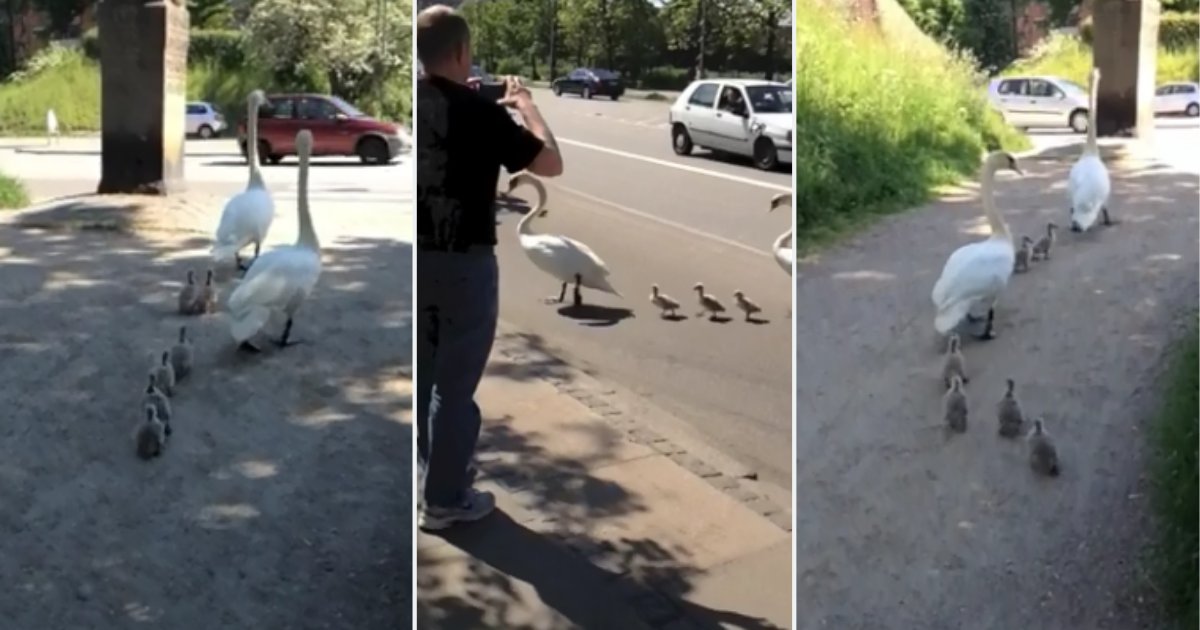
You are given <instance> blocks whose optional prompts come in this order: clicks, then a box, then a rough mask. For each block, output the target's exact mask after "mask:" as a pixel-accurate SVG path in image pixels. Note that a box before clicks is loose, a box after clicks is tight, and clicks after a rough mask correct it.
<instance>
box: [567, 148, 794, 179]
mask: <svg viewBox="0 0 1200 630" xmlns="http://www.w3.org/2000/svg"><path fill="white" fill-rule="evenodd" d="M558 141H559V142H560V143H562V144H569V145H572V146H576V147H579V148H581V149H591V150H592V151H599V152H600V153H608V154H611V155H616V156H618V157H623V158H629V159H631V160H640V161H642V162H648V163H650V164H657V165H658V166H665V167H667V168H673V169H677V170H680V171H686V172H688V173H696V174H698V175H707V176H709V177H716V178H717V179H724V180H728V181H731V182H737V183H739V184H745V185H747V186H758V187H759V188H766V189H768V190H777V191H779V192H792V187H791V186H780V185H779V184H772V183H769V182H764V181H760V180H757V179H751V178H749V177H742V176H740V175H730V174H728V173H722V172H720V171H710V170H708V169H704V168H698V167H695V166H687V165H685V164H676V163H675V162H668V161H667V160H660V159H658V158H652V157H649V156H646V155H639V154H637V153H629V152H627V151H618V150H617V149H610V148H608V147H602V146H600V145H596V144H589V143H587V142H580V141H578V140H570V139H568V138H559V139H558Z"/></svg>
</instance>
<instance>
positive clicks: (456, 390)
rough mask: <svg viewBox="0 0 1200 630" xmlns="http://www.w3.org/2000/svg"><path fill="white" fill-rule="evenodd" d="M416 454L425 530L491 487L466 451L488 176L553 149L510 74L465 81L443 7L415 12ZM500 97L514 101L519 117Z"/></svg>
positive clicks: (464, 49) (543, 160)
mask: <svg viewBox="0 0 1200 630" xmlns="http://www.w3.org/2000/svg"><path fill="white" fill-rule="evenodd" d="M417 58H418V60H419V62H420V64H421V66H422V67H423V68H424V71H425V73H424V74H425V76H424V77H423V78H421V79H420V80H419V81H418V83H417V126H416V134H417V322H416V329H417V454H418V458H419V462H418V466H419V468H420V471H421V473H420V474H421V484H420V486H421V487H420V492H421V499H422V506H421V509H420V517H419V519H418V524H419V526H420V527H422V528H423V529H429V530H436V529H444V528H446V527H450V526H451V525H454V524H455V523H459V522H466V521H475V520H479V519H481V518H483V517H485V516H487V515H488V514H489V513H491V512H492V510H494V509H495V508H496V499H495V497H494V496H493V495H492V494H491V493H488V492H482V491H479V490H476V489H475V488H474V487H473V484H474V474H473V470H474V467H473V465H472V459H473V457H474V454H475V444H476V442H477V441H478V439H479V429H480V424H481V422H482V418H481V416H480V412H479V406H478V405H476V404H475V400H474V397H475V389H476V388H477V387H478V386H479V381H480V379H481V378H483V370H484V367H485V366H486V365H487V359H488V354H489V353H491V350H492V342H493V341H494V339H495V336H496V320H497V317H498V316H499V269H498V267H497V265H496V254H495V246H496V210H495V201H496V199H495V198H496V187H497V184H498V180H499V177H500V167H501V166H503V167H504V168H505V169H506V170H507V171H508V172H510V173H517V172H520V171H529V172H531V173H534V174H535V175H541V176H543V177H556V176H558V175H560V174H562V169H563V166H562V157H561V156H560V155H559V152H558V145H557V143H556V142H555V140H554V136H553V135H551V133H550V130H549V128H547V126H546V121H545V120H543V119H542V116H541V114H540V113H539V112H538V109H537V107H536V106H535V105H534V104H533V99H532V97H531V95H530V93H529V90H527V89H525V87H524V86H523V85H522V84H521V82H520V81H519V80H517V79H516V78H514V77H509V78H507V79H506V80H505V83H506V89H505V97H504V98H503V99H502V100H501V101H500V102H499V103H496V102H492V101H488V100H486V99H485V98H483V97H482V96H480V95H479V94H478V93H477V92H476V91H475V90H472V89H471V88H470V87H468V86H467V79H468V77H469V76H470V74H471V33H470V28H469V26H468V25H467V21H466V20H465V19H464V18H463V17H462V16H461V15H460V14H459V13H457V12H456V11H454V10H453V9H451V8H449V7H447V6H444V5H436V6H433V7H430V8H428V9H425V10H423V11H421V13H420V14H418V15H417ZM507 107H511V108H513V109H516V110H517V112H519V113H520V114H521V116H522V118H524V120H525V124H526V127H522V126H520V125H518V124H517V123H516V122H515V121H514V120H513V119H512V117H511V116H510V115H509V113H508V110H507V109H506V108H507Z"/></svg>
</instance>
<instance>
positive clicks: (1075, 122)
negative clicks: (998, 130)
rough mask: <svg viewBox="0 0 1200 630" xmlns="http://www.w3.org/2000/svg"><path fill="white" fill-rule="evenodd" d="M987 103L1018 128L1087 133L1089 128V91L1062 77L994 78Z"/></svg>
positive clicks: (990, 85)
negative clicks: (1070, 130) (1068, 129)
mask: <svg viewBox="0 0 1200 630" xmlns="http://www.w3.org/2000/svg"><path fill="white" fill-rule="evenodd" d="M988 101H989V102H990V103H991V104H992V107H995V108H996V109H997V110H998V111H999V112H1000V113H1001V114H1002V115H1003V116H1004V120H1005V121H1007V122H1008V124H1010V125H1012V126H1014V127H1016V128H1018V129H1029V128H1032V127H1044V128H1059V129H1061V128H1070V129H1072V130H1074V131H1076V132H1077V133H1084V132H1086V131H1087V128H1088V93H1087V89H1086V88H1084V87H1083V86H1081V85H1079V84H1078V83H1075V82H1073V81H1068V80H1067V79H1064V78H1062V77H1050V76H1037V77H1035V76H1028V77H1019V76H1018V77H1000V78H998V79H992V81H991V82H990V83H989V84H988Z"/></svg>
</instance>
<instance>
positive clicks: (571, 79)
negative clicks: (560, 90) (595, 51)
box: [566, 68, 587, 95]
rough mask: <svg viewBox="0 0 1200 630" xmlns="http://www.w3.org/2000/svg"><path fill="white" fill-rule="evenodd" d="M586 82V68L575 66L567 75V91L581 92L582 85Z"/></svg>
mask: <svg viewBox="0 0 1200 630" xmlns="http://www.w3.org/2000/svg"><path fill="white" fill-rule="evenodd" d="M585 83H587V70H584V69H583V68H576V69H574V70H572V71H571V73H570V74H568V75H567V89H566V91H567V92H570V93H572V94H580V95H582V94H583V86H584V84H585Z"/></svg>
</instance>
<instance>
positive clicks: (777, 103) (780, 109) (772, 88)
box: [746, 85, 792, 114]
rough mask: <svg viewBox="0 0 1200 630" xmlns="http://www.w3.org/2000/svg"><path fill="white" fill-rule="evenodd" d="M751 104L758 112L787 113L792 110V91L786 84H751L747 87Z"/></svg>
mask: <svg viewBox="0 0 1200 630" xmlns="http://www.w3.org/2000/svg"><path fill="white" fill-rule="evenodd" d="M746 95H747V96H748V97H750V105H751V107H753V108H754V112H755V113H758V114H787V113H791V111H792V91H791V90H790V89H788V87H787V86H785V85H750V86H747V87H746Z"/></svg>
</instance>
